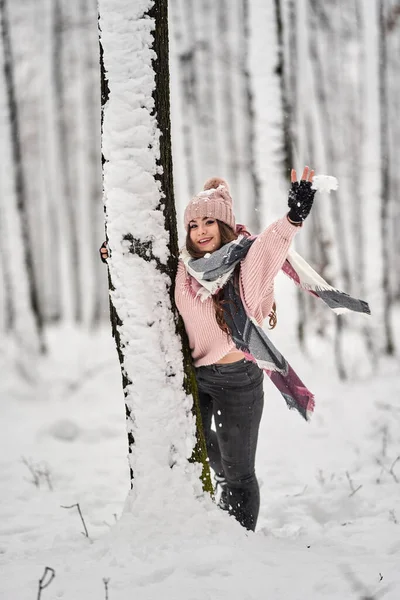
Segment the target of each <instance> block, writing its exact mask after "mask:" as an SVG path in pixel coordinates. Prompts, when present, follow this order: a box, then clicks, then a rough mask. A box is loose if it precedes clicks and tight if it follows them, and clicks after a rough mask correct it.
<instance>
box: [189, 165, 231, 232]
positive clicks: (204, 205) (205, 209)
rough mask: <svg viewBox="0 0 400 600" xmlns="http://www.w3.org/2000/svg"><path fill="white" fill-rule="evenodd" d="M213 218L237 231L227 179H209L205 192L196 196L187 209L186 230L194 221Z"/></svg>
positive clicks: (205, 185)
mask: <svg viewBox="0 0 400 600" xmlns="http://www.w3.org/2000/svg"><path fill="white" fill-rule="evenodd" d="M197 217H200V218H203V217H212V218H214V219H218V221H222V222H223V223H226V225H228V226H229V227H231V228H232V229H233V230H235V227H236V223H235V215H234V214H233V210H232V197H231V195H230V192H229V186H228V184H227V182H226V181H225V179H222V178H221V177H212V178H211V179H207V181H206V182H205V184H204V190H203V191H202V192H200V193H199V194H197V196H194V198H192V199H191V201H190V202H189V204H188V205H187V207H186V210H185V214H184V224H185V229H188V226H189V223H190V221H191V220H192V219H196V218H197Z"/></svg>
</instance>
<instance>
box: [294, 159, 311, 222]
mask: <svg viewBox="0 0 400 600" xmlns="http://www.w3.org/2000/svg"><path fill="white" fill-rule="evenodd" d="M313 177H314V170H313V169H310V168H309V167H304V171H303V175H302V177H301V180H300V183H299V182H298V181H297V175H296V171H295V169H292V173H291V179H292V185H291V188H290V190H289V200H288V205H289V208H290V211H289V212H288V215H287V216H288V219H289V221H291V222H293V223H295V224H301V223H302V222H303V221H304V219H306V218H307V217H308V215H309V214H310V210H311V208H312V205H313V201H314V196H315V192H316V190H313V189H312V187H311V185H312V183H311V182H312V178H313Z"/></svg>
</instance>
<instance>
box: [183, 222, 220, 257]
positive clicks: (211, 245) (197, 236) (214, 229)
mask: <svg viewBox="0 0 400 600" xmlns="http://www.w3.org/2000/svg"><path fill="white" fill-rule="evenodd" d="M189 236H190V240H191V242H192V243H193V244H194V246H195V247H196V249H197V250H199V251H200V252H214V251H215V250H218V249H219V248H220V247H221V233H220V231H219V227H218V223H217V220H216V219H213V218H212V217H198V218H197V219H192V220H191V221H190V223H189Z"/></svg>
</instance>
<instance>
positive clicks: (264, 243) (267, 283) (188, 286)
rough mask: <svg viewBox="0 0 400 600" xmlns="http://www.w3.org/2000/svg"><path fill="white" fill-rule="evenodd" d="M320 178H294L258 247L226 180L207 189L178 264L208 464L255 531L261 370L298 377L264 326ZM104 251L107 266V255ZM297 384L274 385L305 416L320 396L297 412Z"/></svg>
mask: <svg viewBox="0 0 400 600" xmlns="http://www.w3.org/2000/svg"><path fill="white" fill-rule="evenodd" d="M313 175H314V171H312V170H310V169H309V168H308V167H306V168H305V169H304V172H303V175H302V179H301V181H300V183H298V182H297V181H296V172H295V171H294V170H292V186H291V190H290V192H289V208H290V210H289V212H288V214H287V215H285V216H284V217H283V218H281V219H279V220H278V221H276V222H274V223H272V225H270V226H269V227H267V229H266V230H265V231H263V232H262V233H261V234H260V235H259V236H257V237H256V238H251V237H250V234H249V233H248V232H247V231H246V230H245V229H244V227H242V226H237V225H236V223H235V216H234V213H233V207H232V198H231V196H230V193H229V188H228V186H227V184H226V182H225V181H224V180H222V179H218V178H214V179H210V180H208V181H207V182H206V184H205V186H204V188H205V191H203V192H201V193H200V194H198V195H197V196H195V197H194V198H193V199H192V200H191V201H190V202H189V204H188V206H187V207H186V210H185V214H184V223H185V228H186V231H187V237H186V248H185V249H184V250H183V252H182V255H181V260H180V261H179V267H178V272H177V278H176V287H175V300H176V305H177V307H178V310H179V312H180V314H181V315H182V318H183V321H184V324H185V328H186V331H187V334H188V337H189V342H190V347H191V350H192V357H193V364H194V367H195V370H196V378H197V383H198V388H199V398H200V408H201V416H202V421H203V428H204V433H205V438H206V443H207V450H208V456H209V461H210V465H211V468H212V469H213V471H214V473H215V479H216V481H217V482H218V483H219V484H220V486H221V488H222V493H221V498H220V501H219V505H220V506H221V508H224V509H226V510H228V511H229V513H230V514H232V515H233V516H234V517H235V518H236V519H237V520H238V521H239V523H241V524H242V525H243V526H244V527H245V528H246V529H249V530H253V531H254V529H255V527H256V523H257V517H258V512H259V505H260V493H259V486H258V482H257V478H256V474H255V457H256V449H257V438H258V429H259V424H260V420H261V415H262V411H263V403H264V394H263V371H262V369H261V368H260V367H263V368H264V369H266V370H267V372H268V374H269V375H270V377H271V379H273V378H272V376H271V372H273V373H275V374H277V373H279V372H280V373H282V372H284V371H285V369H286V366H287V367H288V369H290V367H289V366H288V365H287V363H286V361H285V360H284V359H283V357H282V356H281V355H280V354H279V352H278V351H277V350H276V349H275V348H274V347H273V346H272V344H270V342H269V339H268V337H267V336H265V334H264V333H263V332H262V330H261V327H260V326H261V325H262V323H263V321H264V319H265V318H266V317H267V316H269V323H270V326H274V325H275V323H276V315H275V305H274V279H275V276H276V275H277V273H278V272H279V270H280V269H281V268H282V266H283V264H284V263H285V261H286V258H287V255H288V251H289V247H290V245H291V242H292V239H293V238H294V236H295V235H296V233H297V232H298V230H299V227H300V226H301V225H302V223H303V221H304V219H305V218H306V217H307V216H308V214H309V212H310V210H311V207H312V204H313V198H314V194H315V190H313V189H312V187H311V180H312V178H313ZM100 252H101V255H102V258H103V259H105V258H107V256H108V254H107V249H106V248H105V247H104V246H103V247H102V248H101V249H100ZM283 361H284V362H283ZM288 369H286V373H288V372H289V371H288ZM294 377H295V379H294V384H295V386H296V392H294V393H293V397H294V398H292V394H291V393H290V391H288V390H290V385H289V386H288V385H287V382H285V383H284V385H283V387H282V386H280V384H279V382H277V381H274V383H275V384H276V385H277V386H278V387H279V389H280V390H281V391H282V393H283V395H284V397H285V399H286V401H287V402H288V404H289V405H290V406H295V407H296V408H298V409H299V410H300V408H302V409H303V410H304V414H303V416H306V412H307V411H309V410H312V403H313V400H312V396H311V395H310V394H308V395H307V393H304V394H303V396H302V397H304V398H305V400H304V402H303V400H300V404H301V405H302V406H301V407H300V408H299V406H296V393H297V392H298V389H301V390H305V388H304V387H302V384H301V382H300V380H298V379H297V378H296V376H295V374H294ZM281 378H282V377H281ZM305 391H306V392H308V391H307V390H305ZM301 394H302V392H300V395H301ZM213 417H214V422H215V431H213V430H212V429H211V421H212V418H213Z"/></svg>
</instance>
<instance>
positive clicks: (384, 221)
mask: <svg viewBox="0 0 400 600" xmlns="http://www.w3.org/2000/svg"><path fill="white" fill-rule="evenodd" d="M386 36H387V31H386V11H385V2H384V0H379V99H380V134H381V236H382V260H383V266H382V288H383V305H384V306H383V323H384V335H385V352H386V354H389V355H393V354H394V352H395V346H394V338H393V330H392V310H393V301H392V293H391V289H390V253H391V248H390V234H389V230H390V228H389V213H390V146H389V119H388V117H389V115H388V73H387V64H388V61H387V39H386Z"/></svg>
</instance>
